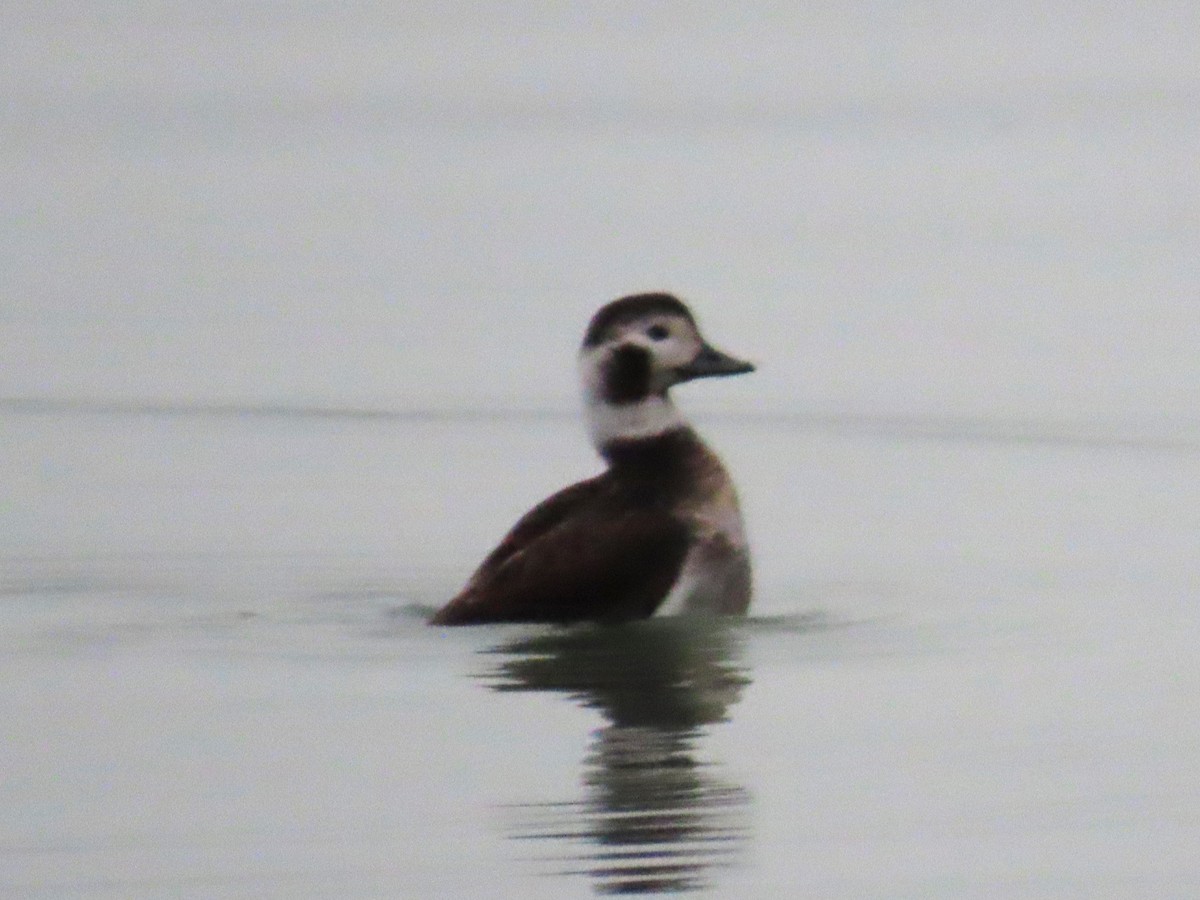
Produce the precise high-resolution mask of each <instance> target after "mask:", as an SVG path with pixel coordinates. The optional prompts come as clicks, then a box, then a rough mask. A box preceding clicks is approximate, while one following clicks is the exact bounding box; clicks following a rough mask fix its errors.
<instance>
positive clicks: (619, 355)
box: [604, 346, 650, 404]
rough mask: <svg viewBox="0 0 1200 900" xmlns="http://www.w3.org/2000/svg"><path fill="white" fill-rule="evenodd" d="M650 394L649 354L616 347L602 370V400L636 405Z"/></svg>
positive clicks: (637, 349) (633, 348) (639, 348)
mask: <svg viewBox="0 0 1200 900" xmlns="http://www.w3.org/2000/svg"><path fill="white" fill-rule="evenodd" d="M648 393H650V354H649V353H648V352H647V351H645V350H643V349H642V348H641V347H629V346H625V347H618V348H617V349H616V350H615V351H614V352H613V354H612V356H611V357H609V360H608V364H607V365H606V366H605V368H604V400H605V402H607V403H617V404H621V403H637V402H638V401H639V400H643V399H645V397H646V395H647V394H648Z"/></svg>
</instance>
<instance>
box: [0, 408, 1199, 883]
mask: <svg viewBox="0 0 1200 900" xmlns="http://www.w3.org/2000/svg"><path fill="white" fill-rule="evenodd" d="M0 425H2V427H3V431H4V436H5V439H4V442H3V445H2V447H3V449H2V450H0V453H2V454H3V458H2V460H0V461H2V463H3V469H4V471H5V472H6V473H8V477H7V478H6V481H5V488H4V490H5V496H4V507H3V508H4V509H5V518H6V529H5V546H4V553H3V556H2V557H0V573H2V582H0V587H2V590H3V606H4V624H3V632H2V635H3V636H2V638H0V639H2V640H3V645H4V647H3V650H4V652H3V654H2V656H0V659H2V661H0V667H2V669H3V672H2V673H0V675H2V678H3V684H4V686H5V687H4V690H3V691H0V705H2V709H0V715H3V718H4V721H5V722H6V723H7V727H6V739H5V745H4V751H3V755H4V762H5V773H6V775H5V779H4V782H3V788H2V789H0V791H2V795H3V796H2V801H3V802H2V804H0V805H2V807H3V809H4V810H5V813H4V816H3V817H2V819H0V854H2V856H3V866H2V867H0V868H2V870H3V873H4V874H3V885H4V891H5V893H6V895H8V896H24V897H39V896H44V897H62V896H78V897H128V896H223V897H238V896H245V897H250V896H254V897H264V896H278V897H284V896H286V897H296V896H313V897H317V896H330V895H331V894H336V895H337V896H363V897H366V896H380V895H386V896H435V895H456V896H513V897H515V896H545V897H550V896H554V897H562V896H588V895H590V894H592V893H595V892H599V893H605V894H607V893H612V894H617V893H632V892H692V891H699V892H702V893H703V892H708V893H712V894H714V895H718V896H732V895H740V896H745V895H760V896H761V895H764V894H783V893H790V892H793V891H800V892H801V893H806V894H810V895H811V894H816V895H823V896H829V895H834V896H856V897H862V896H879V897H884V896H888V897H894V896H945V897H963V896H978V897H983V896H996V895H1008V896H1023V897H1037V896H1042V897H1061V896H1114V897H1115V896H1129V895H1140V896H1151V895H1152V896H1163V897H1167V896H1177V897H1184V896H1188V895H1190V894H1191V893H1192V892H1193V891H1194V889H1195V888H1196V886H1197V885H1200V869H1198V868H1197V865H1196V857H1195V853H1194V848H1195V846H1196V842H1197V838H1198V837H1200V834H1198V831H1200V777H1198V776H1197V774H1196V767H1195V764H1194V762H1195V758H1196V752H1197V750H1198V749H1200V729H1198V728H1197V726H1196V719H1195V716H1194V715H1193V714H1192V711H1193V710H1194V708H1195V703H1196V699H1197V697H1198V696H1200V675H1198V674H1197V669H1196V667H1195V666H1194V665H1192V658H1193V649H1194V647H1195V644H1196V640H1197V638H1200V611H1198V610H1197V607H1196V605H1195V603H1194V602H1193V601H1194V598H1195V596H1196V594H1197V588H1198V584H1197V576H1196V574H1195V570H1194V565H1193V562H1194V559H1195V551H1196V549H1197V540H1198V537H1197V535H1200V519H1198V518H1197V513H1196V510H1197V509H1200V504H1198V503H1197V500H1198V499H1200V498H1198V497H1197V496H1196V494H1197V487H1196V485H1197V484H1200V478H1198V477H1197V476H1200V446H1195V445H1188V444H1186V442H1181V441H1176V442H1174V443H1172V442H1163V441H1154V440H1144V441H1142V442H1141V443H1139V442H1138V440H1136V439H1135V438H1134V437H1132V436H1130V435H1119V436H1115V437H1114V438H1113V439H1111V440H1106V439H1105V438H1104V437H1103V436H1101V435H1098V434H1091V435H1088V436H1086V437H1080V436H1079V435H1071V434H1064V435H1060V436H1059V439H1057V440H1055V439H1051V436H1049V435H1042V436H1041V437H1040V438H1039V437H1031V436H1028V435H1025V436H1012V435H1009V436H1004V435H1003V434H1001V435H996V434H991V435H990V436H980V435H978V434H972V433H970V432H969V430H962V429H960V432H959V433H958V434H957V435H946V434H941V435H936V436H929V435H927V434H911V433H910V434H907V435H906V434H903V433H898V432H897V431H896V428H897V426H896V425H895V424H894V423H893V424H892V425H890V426H889V425H887V424H886V423H884V424H880V423H876V424H875V426H874V427H872V428H866V427H864V426H863V423H862V422H861V421H848V422H845V423H842V424H841V425H838V424H837V423H835V422H831V421H828V420H823V421H821V422H816V423H812V422H810V423H803V422H797V421H778V420H765V421H746V420H737V419H729V418H728V417H724V418H723V417H721V416H712V417H707V418H706V420H705V423H704V425H705V430H706V432H707V433H708V434H709V435H710V436H711V438H712V440H713V442H714V443H715V444H716V445H717V446H718V447H719V448H720V449H721V450H722V451H723V453H724V454H725V456H726V458H727V460H728V462H729V464H730V467H731V469H732V470H733V471H734V472H735V473H736V476H737V478H738V481H739V485H740V487H741V490H742V493H743V495H744V500H745V505H746V512H747V518H748V524H749V528H750V531H751V534H752V536H753V538H754V549H755V552H756V560H757V565H758V575H759V582H758V593H757V596H756V599H755V605H754V614H753V615H752V616H751V617H750V618H749V619H748V620H747V621H745V622H743V623H735V624H731V625H728V626H719V627H707V628H705V627H690V626H687V625H686V624H683V623H673V622H669V621H654V622H650V623H644V624H641V625H636V626H631V627H628V628H617V629H611V628H575V629H556V628H550V627H539V626H507V627H483V628H471V629H430V628H428V627H427V626H425V624H424V618H425V616H426V615H428V613H429V612H430V611H431V610H432V609H434V608H436V606H437V605H438V604H439V603H440V602H442V601H443V600H444V599H445V598H446V597H448V596H449V595H451V594H452V593H453V592H454V591H455V590H456V589H457V587H458V586H459V584H460V583H461V581H462V580H463V579H464V578H465V577H466V575H467V573H468V572H469V570H470V568H471V567H472V566H473V565H474V564H475V563H476V562H477V561H478V559H479V557H480V556H481V555H482V553H483V552H484V551H485V550H486V549H487V548H488V547H489V545H490V543H491V542H492V541H494V540H495V539H496V538H497V537H498V535H499V534H500V533H501V532H502V531H503V529H504V528H505V527H507V525H508V524H510V523H511V520H512V518H513V517H514V516H515V515H516V514H518V513H519V512H520V511H521V510H522V509H523V508H525V506H527V505H528V504H530V503H532V502H533V501H534V500H536V499H538V498H539V497H540V496H542V495H543V494H544V493H545V492H546V491H547V490H549V489H551V488H552V487H553V486H555V485H557V484H561V483H562V482H565V481H566V480H568V479H570V478H575V477H579V476H581V475H583V474H586V473H587V472H589V471H591V470H592V469H593V468H594V466H595V463H594V462H593V461H592V459H591V458H590V454H589V451H587V449H586V448H585V447H584V445H583V439H582V433H581V432H582V429H581V427H580V426H579V424H578V423H577V422H575V421H573V420H572V419H571V418H570V417H558V416H524V417H509V416H462V415H457V416H456V415H449V416H441V417H427V416H414V415H396V416H377V417H373V418H372V417H363V416H361V415H353V414H348V415H346V416H342V417H338V416H332V415H323V416H322V415H306V414H297V413H292V414H288V413H283V412H280V411H278V410H276V411H260V412H258V413H255V414H251V413H248V412H243V413H235V412H232V411H228V410H226V411H213V410H200V411H196V412H193V413H186V412H184V411H180V410H176V411H174V412H164V411H162V410H157V411H142V412H132V411H124V412H122V411H117V410H112V409H106V410H96V411H86V410H82V409H74V410H68V411H64V410H61V409H50V410H42V411H33V410H30V409H22V410H16V409H13V408H9V409H7V410H6V411H5V412H4V414H3V419H2V423H0ZM889 427H890V428H892V432H891V433H886V432H887V429H888V428H889ZM902 430H903V429H901V431H902ZM992 430H993V431H994V430H995V429H994V428H993V429H992ZM481 447H486V448H487V451H486V452H480V449H479V448H481ZM528 458H538V459H539V460H540V461H541V462H540V464H539V465H538V466H537V467H532V466H522V465H519V464H513V465H508V464H507V461H514V460H520V459H528ZM498 471H502V472H503V473H504V477H502V478H498V477H497V472H498Z"/></svg>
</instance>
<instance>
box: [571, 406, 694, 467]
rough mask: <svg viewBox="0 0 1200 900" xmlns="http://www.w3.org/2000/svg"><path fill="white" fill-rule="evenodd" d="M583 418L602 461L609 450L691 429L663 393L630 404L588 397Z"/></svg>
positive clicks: (606, 457)
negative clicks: (585, 419) (585, 417)
mask: <svg viewBox="0 0 1200 900" xmlns="http://www.w3.org/2000/svg"><path fill="white" fill-rule="evenodd" d="M586 416H587V426H588V433H589V434H590V436H591V439H592V445H593V446H594V447H595V448H596V450H597V451H598V452H599V453H600V455H601V456H603V457H605V459H609V453H608V451H607V448H609V447H612V446H617V445H626V444H630V443H638V442H641V441H644V440H648V439H653V438H657V437H661V436H663V435H667V434H670V433H672V432H677V431H689V432H690V430H691V429H689V428H688V424H687V420H685V419H684V418H683V414H682V413H680V412H679V410H678V408H677V407H676V406H675V404H674V403H672V402H671V398H670V397H668V396H667V395H666V393H661V394H648V395H646V396H644V397H642V398H641V399H639V400H636V401H634V402H631V403H613V402H611V401H606V400H603V399H600V398H596V397H589V398H588V402H587V412H586ZM610 461H611V460H610Z"/></svg>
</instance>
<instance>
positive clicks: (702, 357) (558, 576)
mask: <svg viewBox="0 0 1200 900" xmlns="http://www.w3.org/2000/svg"><path fill="white" fill-rule="evenodd" d="M578 363H579V377H580V382H581V385H582V392H583V398H584V410H585V417H586V422H587V428H588V433H589V435H590V437H591V441H592V444H593V446H594V447H595V449H596V451H597V452H598V453H599V455H600V457H601V458H602V459H603V460H604V462H605V464H606V468H605V470H604V471H603V472H602V473H601V474H599V475H597V476H595V477H592V478H589V479H586V480H584V481H580V482H578V483H577V484H573V485H570V486H569V487H566V488H563V489H562V490H560V491H559V492H557V493H555V494H553V495H552V496H550V497H549V498H547V499H546V500H543V501H542V502H541V503H539V504H538V505H537V506H535V507H534V508H533V509H531V510H530V511H529V512H528V513H526V514H525V515H524V516H522V517H521V518H520V519H519V520H518V521H517V523H516V524H515V525H514V526H513V527H512V529H511V530H510V531H509V532H508V533H507V534H506V535H505V536H504V538H503V539H502V540H501V541H500V543H499V544H498V545H497V546H496V548H495V549H494V550H492V551H491V553H489V554H488V555H487V556H486V557H485V558H484V560H483V562H482V563H481V564H480V565H479V567H478V568H477V569H476V570H475V572H474V574H472V575H471V577H470V578H469V579H468V580H467V582H466V585H465V586H464V587H463V589H462V590H461V591H460V592H459V593H458V594H457V595H456V596H455V597H454V598H453V599H451V600H450V601H449V602H448V603H446V604H445V606H443V607H442V608H441V609H439V610H438V611H437V612H436V613H435V614H434V615H433V617H432V618H431V619H430V620H429V621H430V624H433V625H474V624H483V623H493V622H548V623H558V624H569V623H574V622H585V621H592V622H624V621H629V620H635V619H644V618H649V617H651V616H656V615H704V616H728V615H733V616H736V615H743V614H744V613H745V612H746V610H747V609H748V607H749V605H750V597H751V588H752V578H751V564H750V552H749V547H748V545H747V540H746V533H745V527H744V523H743V520H742V514H741V509H740V506H739V503H738V496H737V491H736V490H735V488H734V484H733V481H732V479H731V478H730V476H729V474H728V472H727V471H726V469H725V466H724V465H723V464H722V462H721V460H720V458H719V457H718V456H717V454H716V453H715V452H713V450H711V449H710V448H709V447H708V445H707V444H705V442H704V441H703V440H702V439H701V438H700V436H699V435H698V434H697V433H696V431H695V429H694V428H693V427H692V426H691V425H690V424H689V423H688V421H687V419H686V418H685V417H684V415H683V414H682V413H681V412H680V410H679V408H678V407H677V406H676V405H675V404H674V402H672V399H671V396H670V391H671V388H673V387H675V386H676V385H679V384H683V383H685V382H689V381H695V380H697V379H702V378H723V377H728V376H733V375H741V374H745V373H748V372H753V371H754V369H755V367H754V365H753V364H752V363H750V362H747V361H745V360H742V359H738V358H736V357H734V356H730V355H729V354H727V353H724V352H722V351H720V350H717V349H716V348H715V347H713V346H712V345H711V344H709V343H708V342H707V341H706V340H705V339H704V337H703V336H702V334H701V332H700V328H699V325H698V324H697V321H696V318H695V316H694V315H693V314H692V312H691V310H690V309H689V308H688V307H687V305H686V304H684V302H683V301H682V300H680V299H679V298H677V297H676V296H674V295H673V294H668V293H646V294H633V295H630V296H627V297H621V298H620V299H617V300H614V301H612V302H610V303H608V304H606V305H605V306H603V307H601V308H600V310H599V311H597V312H596V313H595V315H593V316H592V318H591V321H590V322H589V323H588V326H587V329H586V331H585V332H584V337H583V342H582V345H581V346H580V348H579V355H578Z"/></svg>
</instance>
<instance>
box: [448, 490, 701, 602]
mask: <svg viewBox="0 0 1200 900" xmlns="http://www.w3.org/2000/svg"><path fill="white" fill-rule="evenodd" d="M688 538H689V535H688V529H687V526H686V525H685V524H684V523H683V522H681V521H680V520H678V519H677V518H675V517H673V516H671V515H670V514H669V513H668V512H667V511H666V510H665V509H662V508H660V507H656V506H646V505H645V504H638V503H631V502H629V498H627V497H624V496H623V495H622V493H621V492H620V491H619V490H617V489H616V488H615V485H614V484H613V483H612V481H611V479H609V478H608V476H607V475H601V476H599V477H597V478H593V479H590V480H588V481H583V482H580V483H579V484H576V485H572V486H571V487H569V488H566V489H564V490H562V491H560V492H559V493H557V494H555V495H554V496H552V497H550V498H549V499H547V500H545V501H543V502H542V503H541V504H539V505H538V506H536V507H535V508H534V509H532V510H530V512H528V513H527V514H526V515H525V516H524V517H522V518H521V520H520V521H519V522H517V524H516V525H515V526H513V528H512V530H511V531H510V532H509V533H508V534H507V535H506V536H505V537H504V539H503V540H502V541H501V542H500V544H499V546H497V547H496V549H495V550H493V551H492V552H491V553H490V554H489V555H488V557H487V558H486V559H485V560H484V561H483V564H482V565H481V566H480V567H479V569H478V571H476V572H475V574H474V575H473V576H472V577H471V580H470V581H469V582H468V583H467V586H466V587H465V588H464V589H463V590H462V592H461V593H460V594H459V595H458V596H457V597H455V598H454V599H453V600H451V601H450V602H449V603H448V604H446V606H444V607H443V608H442V609H441V610H440V611H439V612H438V613H437V614H436V615H434V617H433V618H432V619H431V620H430V621H431V623H432V624H435V625H467V624H475V623H481V622H575V621H582V620H622V619H634V618H643V617H646V616H649V615H651V614H652V613H653V612H654V610H655V609H656V608H657V607H658V605H659V604H660V603H661V602H662V601H663V599H664V598H665V597H666V596H667V594H668V593H669V592H670V590H671V586H672V585H673V584H674V583H675V579H676V578H677V577H678V575H679V572H680V570H681V569H682V567H683V561H684V557H685V556H687V549H688Z"/></svg>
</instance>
